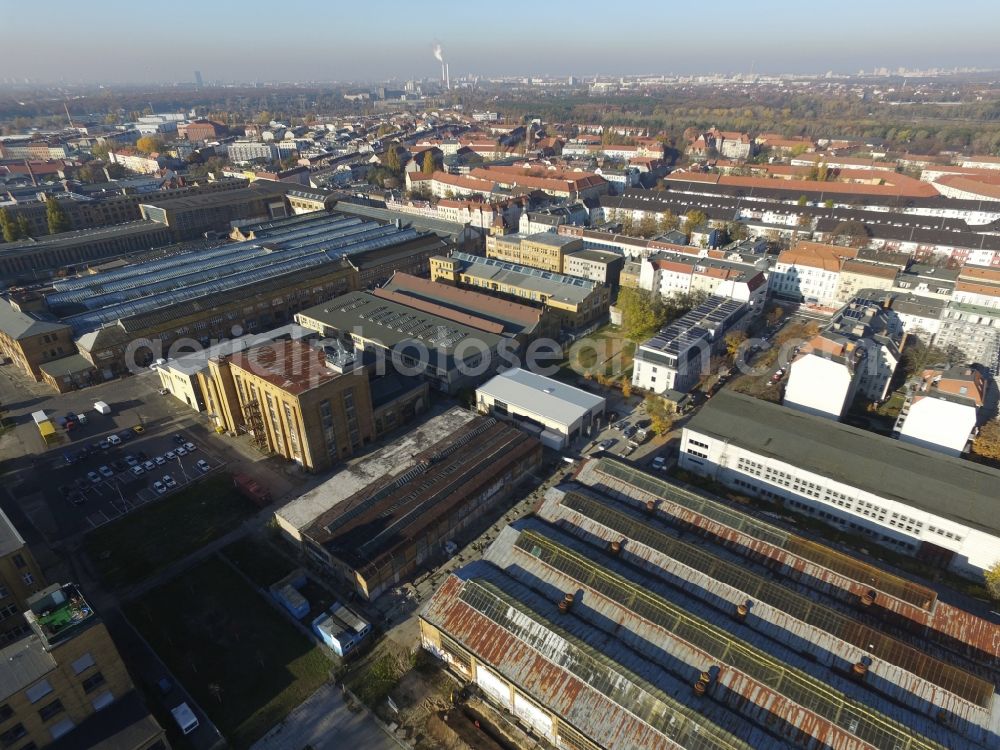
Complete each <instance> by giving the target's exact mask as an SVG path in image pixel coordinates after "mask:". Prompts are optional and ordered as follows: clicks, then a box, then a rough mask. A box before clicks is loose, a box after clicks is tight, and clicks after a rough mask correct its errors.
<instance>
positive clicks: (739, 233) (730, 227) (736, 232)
mask: <svg viewBox="0 0 1000 750" xmlns="http://www.w3.org/2000/svg"><path fill="white" fill-rule="evenodd" d="M726 234H727V235H728V236H729V241H730V242H741V241H742V240H745V239H746V238H747V228H746V225H744V224H741V223H740V222H738V221H731V222H729V223H728V224H726Z"/></svg>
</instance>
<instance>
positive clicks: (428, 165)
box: [421, 151, 435, 174]
mask: <svg viewBox="0 0 1000 750" xmlns="http://www.w3.org/2000/svg"><path fill="white" fill-rule="evenodd" d="M434 167H435V164H434V154H433V153H431V152H430V151H425V152H424V162H423V165H422V166H421V170H422V171H423V173H424V174H434Z"/></svg>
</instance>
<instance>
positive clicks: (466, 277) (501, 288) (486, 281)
mask: <svg viewBox="0 0 1000 750" xmlns="http://www.w3.org/2000/svg"><path fill="white" fill-rule="evenodd" d="M431 279H432V280H434V281H443V282H445V283H448V284H455V285H457V286H463V287H468V288H474V289H476V290H477V291H480V290H481V291H485V292H488V293H494V294H499V295H504V296H506V297H508V298H510V299H514V300H516V301H517V302H521V303H527V304H535V305H539V306H544V307H547V308H549V309H551V310H552V311H553V312H554V313H555V314H556V315H557V316H558V317H559V320H560V323H561V325H562V327H563V328H566V329H577V328H583V327H586V326H588V325H590V324H592V323H595V322H597V321H598V320H600V319H601V318H603V317H604V316H605V315H607V313H608V306H609V300H610V290H609V288H608V286H607V285H605V284H598V283H597V282H595V281H590V280H589V279H582V278H579V277H577V276H566V275H564V274H558V273H554V272H552V271H543V270H540V269H538V268H533V267H530V266H524V265H519V264H517V263H507V262H504V261H501V260H497V259H495V258H483V257H482V256H478V255H469V254H467V253H460V252H453V253H452V254H451V255H450V256H449V257H443V256H438V257H435V258H431Z"/></svg>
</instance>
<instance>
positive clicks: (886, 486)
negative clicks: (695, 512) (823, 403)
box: [680, 390, 1000, 578]
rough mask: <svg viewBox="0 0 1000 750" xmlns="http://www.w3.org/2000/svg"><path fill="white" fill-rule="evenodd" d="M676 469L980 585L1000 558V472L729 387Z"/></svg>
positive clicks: (686, 442)
mask: <svg viewBox="0 0 1000 750" xmlns="http://www.w3.org/2000/svg"><path fill="white" fill-rule="evenodd" d="M680 466H681V467H682V468H684V469H686V470H688V471H691V472H694V473H696V474H699V475H701V476H705V477H710V478H712V479H714V480H715V481H717V482H720V483H721V484H724V485H726V486H728V487H731V488H733V489H734V490H736V491H737V492H743V493H745V494H748V495H751V496H753V497H760V498H765V499H768V500H771V501H773V502H776V503H781V504H784V505H786V506H789V507H790V508H792V509H793V510H795V511H797V512H799V513H804V514H808V515H811V516H813V517H815V518H818V519H820V520H822V521H825V522H826V523H829V524H831V525H834V526H838V527H840V528H844V529H849V530H851V531H854V532H858V533H862V534H865V535H866V537H867V538H869V539H871V540H872V541H873V542H876V543H878V544H882V545H885V546H888V547H890V548H893V549H896V550H898V551H900V552H904V553H907V554H911V555H914V556H916V557H918V558H920V559H923V560H926V561H929V562H933V563H935V564H938V565H941V566H942V567H948V568H951V569H952V570H954V571H956V572H958V573H962V574H965V575H969V576H971V577H974V578H979V577H980V576H982V572H983V570H985V569H987V568H989V567H990V566H992V565H993V564H995V563H996V562H997V561H1000V522H998V520H997V508H998V504H997V491H998V488H1000V471H997V470H996V469H991V468H989V467H986V466H982V465H980V464H974V463H970V462H968V461H963V460H961V459H959V458H953V457H951V456H946V455H943V454H941V453H938V452H936V451H932V450H928V449H926V448H921V447H919V446H916V445H911V444H909V443H904V442H901V441H899V440H894V439H892V438H888V437H883V436H881V435H878V434H876V433H874V432H868V431H867V430H861V429H858V428H856V427H850V426H848V425H845V424H841V423H839V422H833V421H830V420H828V419H825V418H823V417H819V416H814V415H811V414H805V413H802V412H799V411H795V410H793V409H789V408H787V407H784V406H778V405H777V404H772V403H769V402H766V401H761V400H758V399H754V398H751V397H749V396H746V395H743V394H738V393H733V392H731V391H728V390H723V391H721V392H720V393H719V394H717V395H716V396H715V397H714V398H712V400H711V401H710V402H708V403H707V404H706V405H705V406H704V407H702V409H701V411H699V412H698V414H696V415H695V416H694V417H693V418H692V419H691V421H690V422H688V424H686V425H685V426H684V433H683V437H682V442H681V453H680Z"/></svg>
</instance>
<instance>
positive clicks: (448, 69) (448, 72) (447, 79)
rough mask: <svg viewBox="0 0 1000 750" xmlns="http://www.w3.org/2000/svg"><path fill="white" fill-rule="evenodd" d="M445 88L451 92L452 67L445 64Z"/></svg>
mask: <svg viewBox="0 0 1000 750" xmlns="http://www.w3.org/2000/svg"><path fill="white" fill-rule="evenodd" d="M444 87H445V88H446V89H448V90H449V91H451V66H449V65H448V63H445V64H444Z"/></svg>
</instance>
